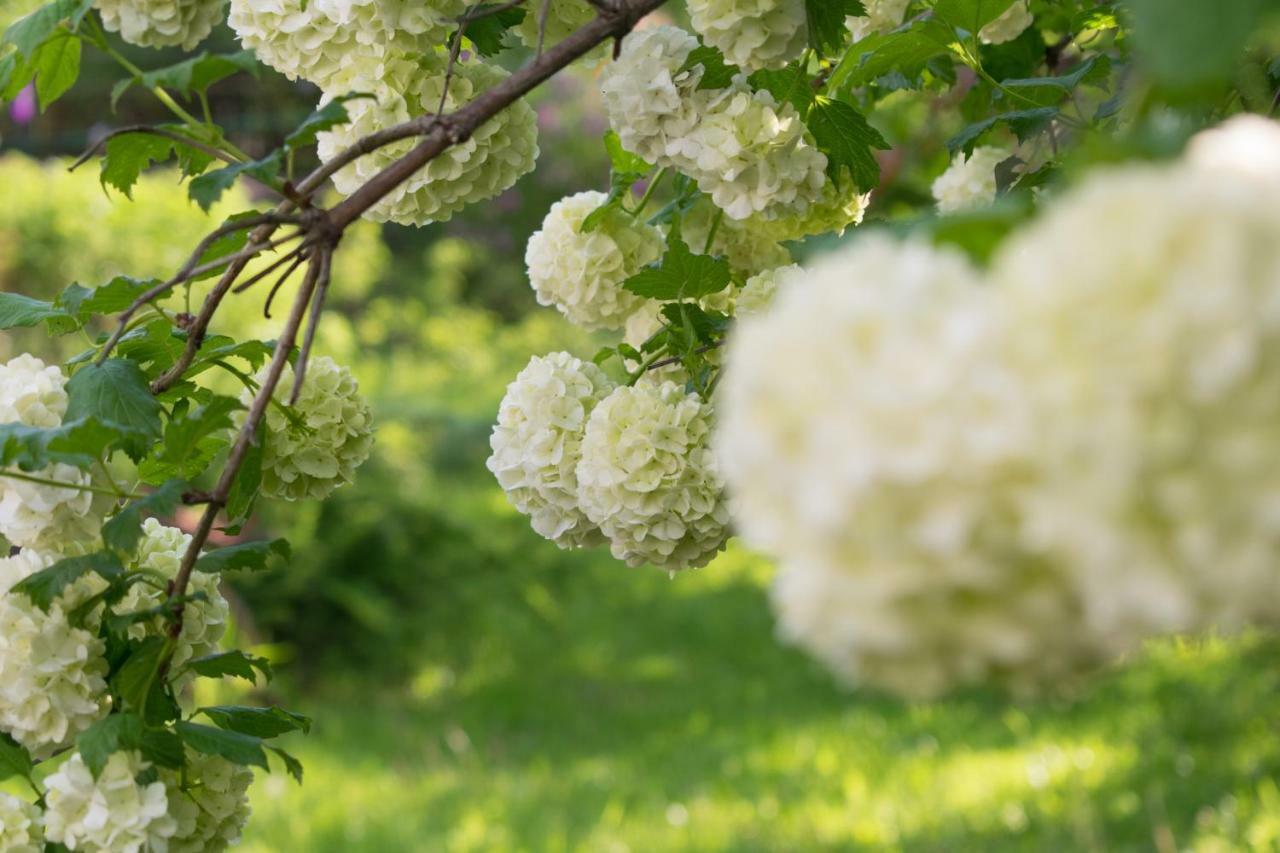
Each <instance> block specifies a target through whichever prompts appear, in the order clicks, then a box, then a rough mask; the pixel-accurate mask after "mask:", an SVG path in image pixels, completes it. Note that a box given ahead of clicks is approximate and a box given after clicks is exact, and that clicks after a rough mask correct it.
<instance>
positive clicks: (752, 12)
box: [688, 0, 809, 72]
mask: <svg viewBox="0 0 1280 853" xmlns="http://www.w3.org/2000/svg"><path fill="white" fill-rule="evenodd" d="M688 5H689V21H690V23H692V24H693V28H694V30H696V31H697V32H698V34H699V35H700V36H702V39H703V41H705V42H706V43H707V44H709V45H711V46H712V47H716V48H719V49H720V52H721V53H723V54H724V57H725V59H726V60H728V61H729V64H730V65H736V66H738V67H739V68H741V69H742V70H744V71H747V72H751V71H759V70H761V69H764V68H783V67H785V66H786V64H787V63H788V62H790V61H791V60H793V59H797V58H799V56H800V54H802V53H803V52H804V49H805V46H806V45H807V44H808V40H809V27H808V19H807V17H806V15H805V4H804V0H689V4H688Z"/></svg>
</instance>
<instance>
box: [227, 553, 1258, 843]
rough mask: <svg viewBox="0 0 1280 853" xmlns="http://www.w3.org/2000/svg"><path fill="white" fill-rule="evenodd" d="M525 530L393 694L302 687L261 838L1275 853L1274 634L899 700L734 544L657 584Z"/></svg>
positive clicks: (268, 788) (269, 791) (265, 800)
mask: <svg viewBox="0 0 1280 853" xmlns="http://www.w3.org/2000/svg"><path fill="white" fill-rule="evenodd" d="M521 541H525V542H526V544H524V545H522V546H521V547H519V548H516V549H513V550H512V551H511V554H512V564H511V565H510V566H509V567H508V568H509V570H508V571H506V572H498V573H496V574H493V575H491V576H489V577H479V578H476V579H475V580H474V581H473V582H472V584H471V588H472V590H473V592H475V594H474V595H472V596H471V597H470V598H469V599H468V601H470V602H471V603H470V604H469V605H467V608H469V611H470V612H468V613H466V614H465V619H466V629H465V630H463V629H462V628H460V627H458V623H457V620H458V619H459V618H461V617H459V615H458V614H456V613H449V612H446V611H445V610H444V609H443V608H442V609H441V610H440V611H431V612H427V613H424V614H423V615H422V617H421V618H422V619H424V620H432V619H439V620H440V622H441V633H442V634H443V635H444V636H443V637H442V638H441V640H440V641H439V642H437V643H433V644H429V648H428V649H427V650H425V651H424V652H423V653H422V656H421V659H420V660H419V661H418V662H417V664H418V670H417V672H416V674H415V675H413V676H412V677H410V678H408V679H406V680H405V681H404V683H403V685H400V686H388V684H386V683H385V682H386V680H385V679H384V680H383V682H384V683H383V684H382V686H381V687H377V688H369V687H365V686H362V685H361V684H360V683H359V682H358V681H354V682H351V683H348V684H347V685H346V686H343V687H338V688H332V687H330V688H326V690H327V692H326V693H324V694H321V695H316V694H315V693H310V694H307V695H304V696H302V697H301V698H299V699H297V700H295V707H298V708H299V710H302V711H305V712H307V713H310V714H312V715H313V716H314V717H316V719H317V723H316V727H315V729H314V731H313V733H312V734H311V735H310V736H309V737H307V738H296V739H295V740H294V741H293V742H292V744H290V749H292V750H294V751H295V752H296V753H297V754H298V756H299V757H301V758H302V760H303V761H304V763H305V764H306V769H307V780H306V784H305V785H304V786H302V787H298V786H296V785H294V784H293V782H292V781H289V780H287V778H286V777H284V776H283V774H277V775H273V776H271V777H268V778H265V779H261V780H260V781H259V784H258V785H257V786H255V801H254V810H255V817H254V820H253V821H252V823H251V829H250V834H249V836H248V838H247V840H246V845H245V847H246V848H247V849H248V850H250V851H268V850H270V851H277V850H278V851H344V853H350V851H366V850H367V851H401V850H405V851H417V850H424V851H436V850H486V851H488V850H535V851H542V850H547V851H555V850H602V851H614V850H616V851H624V850H632V851H662V850H697V851H708V850H735V851H739V850H742V851H751V850H786V851H792V850H851V849H904V850H948V851H950V850H984V851H987V850H1108V851H1118V850H1157V851H1160V853H1165V851H1175V850H1187V849H1191V850H1238V849H1255V850H1269V849H1280V789H1278V788H1277V784H1276V779H1277V774H1278V773H1280V738H1277V736H1276V721H1277V716H1278V714H1280V708H1278V703H1277V699H1278V698H1280V692H1278V689H1277V688H1280V665H1278V664H1277V661H1278V657H1277V652H1280V643H1277V642H1276V641H1274V640H1270V639H1264V638H1257V637H1254V638H1248V639H1245V640H1238V641H1234V642H1231V643H1226V642H1217V641H1210V642H1205V643H1198V644H1194V645H1192V644H1173V643H1167V644H1161V645H1159V646H1156V647H1154V648H1152V649H1151V651H1150V654H1149V655H1148V656H1147V657H1146V658H1145V659H1144V660H1142V661H1141V662H1139V663H1137V664H1135V665H1133V666H1131V667H1128V668H1126V669H1124V670H1122V671H1119V672H1116V673H1113V674H1109V675H1107V676H1105V677H1103V678H1102V679H1100V680H1099V681H1097V682H1096V683H1095V684H1094V685H1093V686H1092V688H1091V689H1090V691H1089V692H1088V693H1087V694H1086V695H1084V696H1081V697H1079V698H1077V699H1076V700H1075V701H1071V702H1068V701H1065V700H1058V701H1053V702H1044V703H1035V704H1026V703H1022V704H1017V703H1013V702H1010V701H1008V700H1005V699H1003V698H1001V697H998V696H993V695H989V694H971V695H965V696H961V697H957V698H954V699H951V700H949V701H947V702H943V703H937V704H909V703H903V702H899V701H896V700H893V699H890V698H887V697H884V696H880V695H873V694H868V693H861V692H854V693H850V692H845V691H842V690H840V689H838V688H837V687H836V686H835V685H833V683H832V682H831V680H830V679H829V678H828V677H827V676H826V674H825V673H824V672H823V671H821V670H820V669H819V668H818V667H817V666H816V665H814V664H813V663H811V662H810V661H809V660H808V659H807V658H806V657H805V656H804V655H803V654H801V653H799V652H797V651H795V650H791V649H787V648H783V647H781V646H779V645H778V644H777V643H776V642H775V641H774V639H773V633H772V632H773V624H772V620H771V617H770V614H769V610H768V605H767V598H766V592H765V588H766V583H767V576H768V569H767V567H765V566H763V565H761V564H760V563H759V562H758V561H755V560H753V559H751V558H749V557H747V556H746V555H743V554H741V553H736V552H731V553H730V554H729V555H727V556H725V557H723V558H721V560H719V561H718V562H717V563H716V564H714V565H713V566H712V567H710V568H709V569H707V570H703V571H701V572H698V573H694V574H690V575H687V576H681V577H678V578H676V579H675V580H669V579H668V578H667V577H666V576H665V575H661V574H658V573H650V572H643V571H629V570H627V569H625V568H624V567H621V566H619V565H617V564H614V563H612V562H611V561H609V560H608V559H607V558H605V559H601V558H599V557H591V556H586V557H583V556H581V555H576V556H568V555H560V554H559V553H558V552H556V551H555V550H554V549H553V548H550V546H548V545H546V544H545V543H538V542H537V541H536V540H534V539H533V538H532V537H529V538H528V540H527V541H526V540H523V539H522V540H521ZM522 556H523V557H524V558H527V560H528V561H529V562H528V565H522V564H521V557H522ZM544 561H548V562H547V564H546V565H543V562H544ZM486 590H488V591H489V592H487V593H486ZM490 604H492V606H490ZM450 607H457V605H456V603H454V604H451V605H450Z"/></svg>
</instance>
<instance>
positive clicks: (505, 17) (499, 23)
mask: <svg viewBox="0 0 1280 853" xmlns="http://www.w3.org/2000/svg"><path fill="white" fill-rule="evenodd" d="M525 14H526V13H525V10H524V9H521V8H518V7H511V8H502V7H500V6H497V5H495V4H492V3H486V4H484V5H482V6H479V7H477V8H476V9H475V10H474V11H473V12H472V16H473V17H474V18H475V20H472V21H470V22H469V23H468V24H467V38H468V39H469V40H470V41H471V43H472V44H473V45H474V46H475V49H476V52H477V53H479V54H480V55H481V56H494V55H496V54H499V53H501V52H502V50H503V47H504V46H505V45H504V44H503V42H504V40H505V37H506V34H507V31H508V30H510V29H512V28H513V27H516V26H519V25H520V23H521V22H522V21H523V20H524V18H525Z"/></svg>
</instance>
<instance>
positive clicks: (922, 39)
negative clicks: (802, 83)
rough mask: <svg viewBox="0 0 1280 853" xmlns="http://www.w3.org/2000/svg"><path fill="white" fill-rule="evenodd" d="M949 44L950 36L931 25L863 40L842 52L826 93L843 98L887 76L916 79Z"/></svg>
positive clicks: (935, 25)
mask: <svg viewBox="0 0 1280 853" xmlns="http://www.w3.org/2000/svg"><path fill="white" fill-rule="evenodd" d="M951 41H952V37H951V34H950V33H949V32H948V31H947V30H946V28H945V27H943V26H942V25H941V24H939V23H937V22H935V21H926V22H923V23H921V24H917V25H915V26H913V27H911V28H910V29H908V30H903V31H900V32H892V33H883V34H880V35H871V36H867V37H866V38H864V39H862V40H861V41H859V42H858V43H857V44H855V45H853V46H852V47H850V48H849V50H848V51H846V52H845V55H844V57H843V58H841V60H840V64H839V65H837V66H836V70H835V71H833V72H832V73H831V80H830V81H829V83H828V89H829V90H830V91H832V92H840V93H842V94H847V93H849V92H850V91H852V90H853V89H856V88H858V87H859V86H865V85H867V84H869V83H872V82H874V81H875V80H877V79H879V78H880V77H883V76H885V75H886V74H889V73H898V74H901V75H902V76H903V77H904V78H906V79H909V80H915V79H918V78H919V77H920V75H921V73H922V72H923V71H924V69H925V66H926V65H927V64H928V63H929V61H930V60H932V59H935V58H936V57H939V56H942V55H944V54H946V53H947V52H948V50H949V45H950V44H951Z"/></svg>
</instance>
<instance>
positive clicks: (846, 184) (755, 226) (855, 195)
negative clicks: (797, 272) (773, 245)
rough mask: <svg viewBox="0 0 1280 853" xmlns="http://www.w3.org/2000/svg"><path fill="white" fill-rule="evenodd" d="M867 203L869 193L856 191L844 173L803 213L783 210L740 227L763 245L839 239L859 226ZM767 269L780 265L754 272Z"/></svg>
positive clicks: (766, 266) (764, 266) (744, 223)
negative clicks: (828, 235) (817, 237)
mask: <svg viewBox="0 0 1280 853" xmlns="http://www.w3.org/2000/svg"><path fill="white" fill-rule="evenodd" d="M870 204H871V193H864V192H859V191H858V188H857V187H856V186H855V185H854V183H853V181H852V180H851V179H850V178H849V177H848V175H847V174H846V175H845V177H844V180H843V182H842V183H841V186H840V187H839V188H837V187H836V185H835V184H834V183H833V182H830V181H828V182H827V184H826V186H825V187H824V188H823V189H822V193H821V194H820V195H819V196H818V198H817V200H816V201H815V202H813V203H812V204H810V205H809V206H808V208H807V209H806V210H805V211H804V212H802V213H801V212H796V211H792V210H783V211H781V213H780V214H779V215H776V216H774V217H773V218H771V219H769V218H765V217H764V216H753V217H751V218H750V219H748V220H746V221H745V222H743V223H742V227H743V228H744V229H745V230H746V232H747V233H749V234H752V235H754V236H755V237H756V239H757V240H761V239H763V240H764V241H766V242H782V243H785V242H789V241H792V240H803V239H805V238H806V237H811V236H813V235H815V234H826V233H829V232H830V233H834V234H836V235H837V236H839V235H843V234H844V232H845V230H846V229H848V228H850V227H852V226H855V225H860V224H862V218H863V217H864V216H865V215H866V212H867V207H868V206H869V205H870ZM770 266H780V264H765V265H761V266H758V267H756V268H755V270H760V269H767V268H769V267H770Z"/></svg>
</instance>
